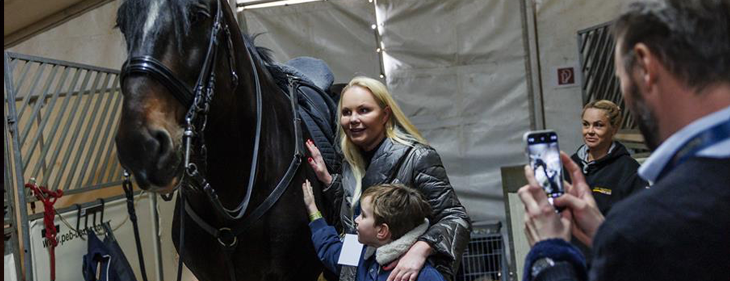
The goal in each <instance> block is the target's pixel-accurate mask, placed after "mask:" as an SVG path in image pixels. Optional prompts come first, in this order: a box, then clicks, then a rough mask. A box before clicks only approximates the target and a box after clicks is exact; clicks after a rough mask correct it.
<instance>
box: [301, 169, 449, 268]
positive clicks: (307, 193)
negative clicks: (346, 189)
mask: <svg viewBox="0 0 730 281" xmlns="http://www.w3.org/2000/svg"><path fill="white" fill-rule="evenodd" d="M302 191H303V192H304V204H305V205H306V206H307V211H308V212H309V219H310V221H311V222H310V223H309V227H310V228H311V230H312V242H314V248H315V250H316V251H317V255H318V256H319V259H320V260H321V261H322V263H323V264H324V266H325V267H327V268H328V269H329V270H331V271H332V272H334V273H337V274H338V275H339V273H340V265H338V264H337V260H338V259H339V256H340V252H341V250H342V244H343V243H342V242H341V241H340V237H339V235H337V232H336V231H335V228H334V227H332V226H329V225H327V223H326V222H325V221H324V219H323V218H322V215H321V214H320V212H319V210H318V209H317V205H316V204H315V203H314V196H313V195H312V186H311V185H310V184H309V181H307V182H305V183H304V184H302ZM360 198H361V199H360V207H361V213H360V216H358V217H357V218H356V219H355V224H356V225H357V240H358V241H359V242H360V243H362V244H364V245H365V246H367V247H365V248H364V249H363V251H362V253H361V254H360V262H359V264H358V267H357V275H356V280H383V281H385V280H387V279H388V275H390V271H391V270H392V268H391V270H385V269H383V266H386V265H388V264H389V263H391V262H392V261H394V260H396V259H398V258H400V257H401V256H402V255H403V254H405V253H406V251H408V249H410V247H411V245H413V243H415V242H416V241H417V240H418V237H419V236H421V235H422V234H423V233H425V232H426V230H427V229H428V220H427V219H426V216H427V215H429V214H430V213H431V207H430V205H429V204H428V203H427V202H426V201H425V200H424V199H423V197H421V194H420V193H418V191H416V190H413V189H411V188H407V187H405V186H403V185H400V184H392V185H391V184H383V185H376V186H372V187H369V188H367V189H366V190H365V192H363V194H362V196H361V197H360ZM416 280H420V281H426V280H439V281H441V280H443V281H445V279H444V277H443V276H442V275H441V273H439V272H438V271H437V270H436V269H435V268H434V267H433V266H432V265H431V264H430V263H429V262H428V261H426V264H425V265H424V266H423V269H421V271H420V273H419V274H418V278H417V279H416Z"/></svg>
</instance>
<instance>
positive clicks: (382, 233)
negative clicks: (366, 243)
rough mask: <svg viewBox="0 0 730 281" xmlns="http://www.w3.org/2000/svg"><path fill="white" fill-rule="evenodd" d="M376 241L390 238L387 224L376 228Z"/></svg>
mask: <svg viewBox="0 0 730 281" xmlns="http://www.w3.org/2000/svg"><path fill="white" fill-rule="evenodd" d="M376 236H377V237H378V240H387V239H389V238H390V226H388V224H387V223H383V224H381V225H379V226H378V233H377V234H376Z"/></svg>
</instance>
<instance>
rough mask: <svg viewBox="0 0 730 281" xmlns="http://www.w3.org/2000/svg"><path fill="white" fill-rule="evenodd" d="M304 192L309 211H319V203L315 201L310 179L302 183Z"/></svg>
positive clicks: (310, 212) (305, 203) (312, 212)
mask: <svg viewBox="0 0 730 281" xmlns="http://www.w3.org/2000/svg"><path fill="white" fill-rule="evenodd" d="M302 194H303V195H304V196H303V197H304V205H305V206H307V212H308V213H309V214H310V215H311V214H314V213H316V212H317V211H319V209H317V204H316V203H315V202H314V193H313V192H312V184H311V183H309V180H306V181H304V183H302Z"/></svg>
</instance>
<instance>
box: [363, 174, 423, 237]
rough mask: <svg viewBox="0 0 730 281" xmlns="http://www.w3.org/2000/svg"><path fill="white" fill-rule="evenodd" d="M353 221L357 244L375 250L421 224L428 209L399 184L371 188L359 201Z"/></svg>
mask: <svg viewBox="0 0 730 281" xmlns="http://www.w3.org/2000/svg"><path fill="white" fill-rule="evenodd" d="M360 208H361V212H360V216H358V217H357V218H356V219H355V223H356V225H357V238H358V241H360V243H363V244H366V245H368V246H373V247H379V246H382V245H385V244H387V243H389V242H390V241H393V240H396V239H398V238H400V237H401V236H403V235H404V234H406V233H408V231H410V230H411V229H413V228H415V227H416V226H418V225H420V224H422V223H423V221H424V219H425V218H426V217H427V216H428V215H430V214H431V206H430V205H429V204H428V202H426V201H425V200H424V199H423V197H422V196H421V194H420V193H419V192H418V191H416V190H415V189H412V188H408V187H406V186H404V185H401V184H383V185H376V186H371V187H369V188H367V189H366V190H365V192H363V194H362V197H361V200H360Z"/></svg>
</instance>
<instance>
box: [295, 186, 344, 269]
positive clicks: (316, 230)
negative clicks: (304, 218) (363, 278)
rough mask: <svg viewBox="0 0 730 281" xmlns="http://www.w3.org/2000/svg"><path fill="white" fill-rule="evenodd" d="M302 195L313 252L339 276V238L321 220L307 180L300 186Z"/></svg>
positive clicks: (331, 228)
mask: <svg viewBox="0 0 730 281" xmlns="http://www.w3.org/2000/svg"><path fill="white" fill-rule="evenodd" d="M302 193H303V194H304V196H303V197H304V205H306V206H307V212H308V213H309V220H310V223H309V229H310V230H311V231H312V243H313V244H314V250H315V251H317V256H318V257H319V260H320V261H322V264H324V266H325V267H327V269H329V270H330V271H332V272H334V273H336V274H337V275H339V274H340V265H338V264H337V260H338V259H339V257H340V252H341V251H342V242H341V241H340V237H339V236H338V235H337V231H335V228H334V227H332V226H329V225H327V222H326V221H325V220H324V219H323V218H322V214H320V213H319V209H317V204H316V203H315V202H314V195H313V193H312V185H311V184H310V183H309V180H307V181H305V182H304V183H303V184H302Z"/></svg>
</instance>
